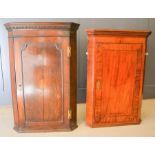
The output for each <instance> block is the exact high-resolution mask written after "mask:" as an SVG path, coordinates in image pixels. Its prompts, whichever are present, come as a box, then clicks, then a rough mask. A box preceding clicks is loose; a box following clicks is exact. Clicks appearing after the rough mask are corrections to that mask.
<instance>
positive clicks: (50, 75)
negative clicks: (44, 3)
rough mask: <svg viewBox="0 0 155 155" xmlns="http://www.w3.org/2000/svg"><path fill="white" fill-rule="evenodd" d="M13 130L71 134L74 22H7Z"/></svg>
mask: <svg viewBox="0 0 155 155" xmlns="http://www.w3.org/2000/svg"><path fill="white" fill-rule="evenodd" d="M5 26H6V28H7V30H8V32H9V47H10V68H11V81H12V96H13V109H14V123H15V127H14V128H15V129H16V130H17V131H19V132H37V131H55V130H72V129H74V128H76V127H77V121H76V86H77V83H76V30H77V28H78V26H79V25H78V24H75V23H52V22H51V23H50V22H49V23H8V24H5Z"/></svg>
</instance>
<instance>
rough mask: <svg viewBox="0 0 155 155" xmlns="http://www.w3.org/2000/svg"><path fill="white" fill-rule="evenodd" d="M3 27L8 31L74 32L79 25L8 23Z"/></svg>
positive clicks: (62, 23) (68, 23) (64, 23)
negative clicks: (42, 30)
mask: <svg viewBox="0 0 155 155" xmlns="http://www.w3.org/2000/svg"><path fill="white" fill-rule="evenodd" d="M4 25H5V27H6V29H7V30H8V31H13V30H20V29H24V30H25V29H27V30H29V29H58V30H65V31H76V30H77V29H78V27H79V25H80V24H78V23H72V22H10V23H6V24H4Z"/></svg>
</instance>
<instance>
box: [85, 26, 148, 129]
mask: <svg viewBox="0 0 155 155" xmlns="http://www.w3.org/2000/svg"><path fill="white" fill-rule="evenodd" d="M87 34H88V72H87V103H86V122H87V124H88V125H89V126H91V127H102V126H113V125H126V124H138V123H140V121H141V119H140V113H141V101H142V89H143V80H144V64H145V56H146V46H147V37H148V36H149V35H150V34H151V32H150V31H147V30H144V31H136V30H134V31H132V30H130V31H128V30H103V29H100V30H99V29H98V30H96V29H89V30H87Z"/></svg>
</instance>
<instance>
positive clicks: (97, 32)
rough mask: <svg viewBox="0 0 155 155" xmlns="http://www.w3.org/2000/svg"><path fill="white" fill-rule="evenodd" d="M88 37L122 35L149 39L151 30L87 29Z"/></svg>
mask: <svg viewBox="0 0 155 155" xmlns="http://www.w3.org/2000/svg"><path fill="white" fill-rule="evenodd" d="M86 32H87V34H88V35H120V36H137V37H138V36H141V37H148V36H149V35H150V34H151V33H152V32H151V31H150V30H117V29H87V30H86Z"/></svg>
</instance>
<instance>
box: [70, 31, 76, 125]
mask: <svg viewBox="0 0 155 155" xmlns="http://www.w3.org/2000/svg"><path fill="white" fill-rule="evenodd" d="M69 41H70V47H71V48H70V50H71V56H70V58H69V59H70V110H71V115H72V116H71V126H75V125H77V43H76V41H77V40H76V33H74V34H72V35H71V37H70V40H69Z"/></svg>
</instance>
